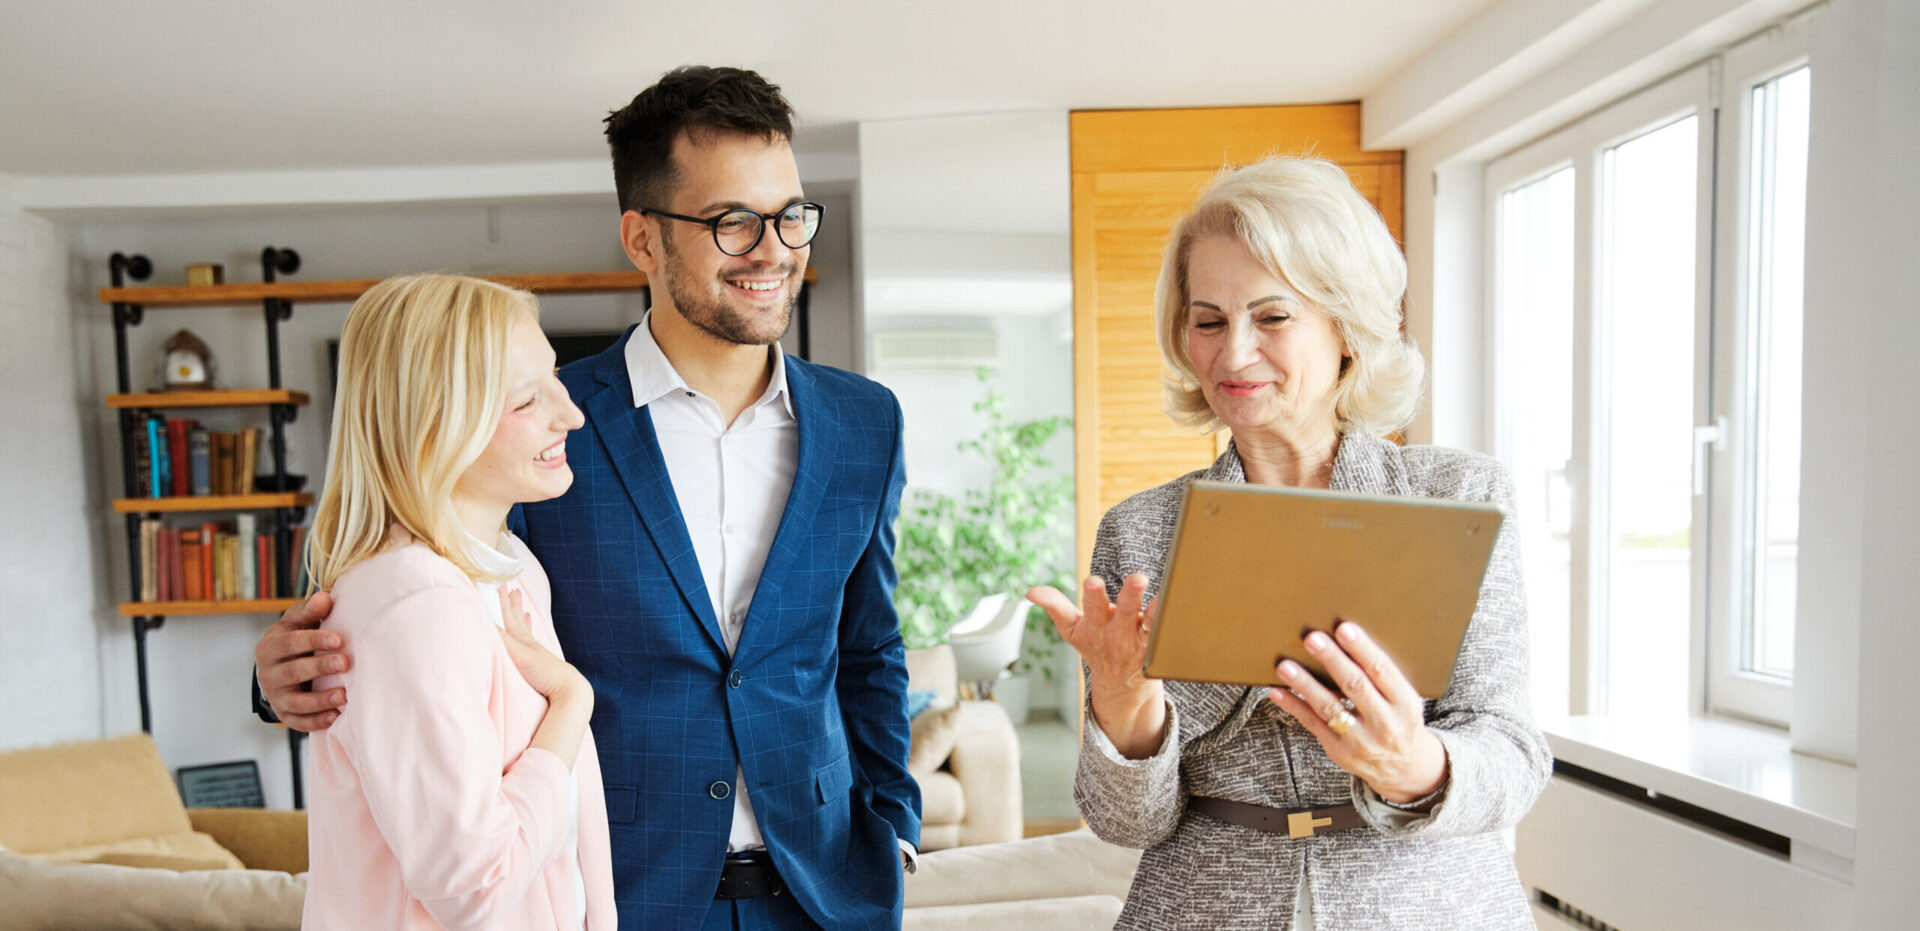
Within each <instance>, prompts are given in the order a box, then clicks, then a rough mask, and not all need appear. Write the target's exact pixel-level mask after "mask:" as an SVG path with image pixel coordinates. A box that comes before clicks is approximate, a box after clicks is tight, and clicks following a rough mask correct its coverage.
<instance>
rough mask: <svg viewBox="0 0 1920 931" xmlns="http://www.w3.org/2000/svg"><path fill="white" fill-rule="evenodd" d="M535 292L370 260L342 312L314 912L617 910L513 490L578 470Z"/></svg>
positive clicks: (553, 481) (549, 491) (479, 922)
mask: <svg viewBox="0 0 1920 931" xmlns="http://www.w3.org/2000/svg"><path fill="white" fill-rule="evenodd" d="M536 312H537V306H536V304H535V303H534V300H533V297H532V295H529V294H527V293H525V292H522V291H516V290H513V289H510V288H505V287H502V286H499V285H496V284H492V283H490V282H486V281H481V280H478V279H473V278H459V277H453V276H446V275H416V276H411V277H404V278H394V279H390V280H387V281H383V282H381V283H380V284H378V285H376V286H374V288H373V289H372V290H370V291H368V292H367V293H366V294H365V295H364V296H363V297H361V298H360V300H359V301H358V302H356V303H355V304H354V305H353V309H352V311H351V312H349V313H348V315H347V323H346V328H345V331H344V333H343V334H342V336H341V341H340V371H341V381H340V388H339V393H338V397H337V399H336V401H335V404H334V420H333V439H332V447H331V464H330V467H329V469H328V474H327V484H326V490H325V492H324V494H323V495H322V497H321V501H320V506H319V510H318V512H317V514H316V516H315V519H314V527H313V537H312V540H313V542H312V551H311V554H310V555H311V558H312V560H313V573H314V578H315V580H316V582H317V583H318V585H319V587H320V588H322V589H326V590H329V591H331V592H332V594H333V601H334V607H333V611H332V613H331V614H330V615H329V616H328V618H327V621H326V625H325V626H326V628H327V629H329V630H331V631H334V632H337V633H338V634H339V635H340V636H341V637H342V638H343V639H344V641H345V642H346V643H347V644H350V645H351V649H352V656H353V661H352V665H351V668H349V669H348V670H347V671H346V672H344V673H341V674H338V675H331V676H326V677H323V678H322V679H321V680H319V681H317V682H316V683H315V688H316V689H331V688H341V687H344V688H345V689H346V690H347V691H348V692H349V693H350V694H351V695H352V696H353V701H352V703H351V705H349V706H347V707H345V708H343V709H341V714H340V718H339V720H337V721H335V722H334V724H333V726H332V727H331V728H328V729H327V730H325V731H321V732H319V733H316V734H314V736H313V746H312V752H311V760H312V783H311V788H310V789H309V799H310V802H311V809H310V815H311V817H310V820H309V825H310V827H309V832H308V838H309V839H308V850H309V856H310V871H311V872H310V875H309V880H308V883H309V884H308V887H307V902H306V913H305V919H304V926H305V927H307V928H309V929H323V931H324V929H329V928H354V929H361V928H441V927H448V928H515V929H522V928H525V929H533V928H541V929H545V928H555V929H558V928H567V929H578V928H587V929H590V931H601V929H603V928H612V927H614V923H615V917H614V903H613V877H612V867H611V859H610V856H609V851H608V842H607V817H606V802H605V797H604V796H603V794H602V789H601V784H600V766H599V762H598V758H597V756H596V754H595V751H594V746H593V737H592V735H591V734H590V733H589V732H588V729H587V719H588V718H589V717H590V716H591V714H592V712H593V692H592V689H591V688H589V686H588V685H587V682H586V680H585V678H583V677H582V676H581V675H580V673H579V672H577V671H575V670H574V668H573V667H572V666H570V665H568V664H567V663H566V662H565V661H564V660H563V659H561V657H560V655H559V654H560V646H559V643H558V642H557V640H556V639H555V637H554V632H553V621H552V617H551V615H550V613H549V612H550V604H551V592H550V590H549V588H548V583H547V576H546V573H545V572H544V571H543V570H542V569H541V567H540V564H539V562H538V561H536V560H535V559H534V557H533V554H532V553H530V552H528V551H527V548H526V546H524V545H523V544H522V543H521V542H520V541H519V540H518V539H515V538H514V537H513V536H512V535H511V534H509V533H507V531H506V517H507V512H508V510H509V509H511V508H512V507H513V505H515V504H516V503H519V502H524V501H541V500H545V499H548V498H554V497H558V496H559V495H560V494H562V493H563V492H565V491H566V490H567V487H568V486H569V485H571V484H572V482H573V474H572V472H571V471H570V470H569V469H568V467H567V461H566V438H567V433H568V431H570V430H572V429H574V428H576V427H578V426H580V424H581V414H580V411H579V409H577V408H575V407H574V405H573V402H572V401H571V400H569V399H568V396H567V390H566V388H565V387H564V386H562V385H561V384H560V381H559V380H558V379H557V378H556V377H555V376H554V367H553V362H554V354H553V349H552V347H550V346H549V345H548V344H547V340H546V337H545V336H543V335H542V334H541V332H540V326H539V323H538V322H537V320H536V316H535V315H536Z"/></svg>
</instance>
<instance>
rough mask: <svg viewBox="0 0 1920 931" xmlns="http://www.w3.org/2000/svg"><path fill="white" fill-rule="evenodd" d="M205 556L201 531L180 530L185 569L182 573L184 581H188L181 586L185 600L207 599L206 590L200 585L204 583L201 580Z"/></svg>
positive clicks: (182, 565)
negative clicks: (201, 543)
mask: <svg viewBox="0 0 1920 931" xmlns="http://www.w3.org/2000/svg"><path fill="white" fill-rule="evenodd" d="M203 556H204V552H203V548H202V547H201V546H200V531H198V530H182V531H180V562H181V567H182V570H183V571H182V572H181V575H182V576H183V577H184V578H183V581H184V582H185V583H186V584H185V585H182V586H181V588H182V589H184V591H183V592H182V594H183V595H184V596H185V597H184V599H183V600H186V601H205V600H207V598H206V594H205V591H204V590H203V589H202V588H201V587H200V586H201V584H202V582H201V581H200V580H201V579H202V578H204V576H203V575H202V573H201V568H202V567H201V565H200V563H201V560H202V558H203Z"/></svg>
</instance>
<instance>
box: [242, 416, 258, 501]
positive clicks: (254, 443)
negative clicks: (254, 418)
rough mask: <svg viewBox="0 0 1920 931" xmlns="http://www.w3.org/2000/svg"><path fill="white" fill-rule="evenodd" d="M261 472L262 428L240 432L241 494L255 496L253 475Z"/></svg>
mask: <svg viewBox="0 0 1920 931" xmlns="http://www.w3.org/2000/svg"><path fill="white" fill-rule="evenodd" d="M259 470H260V428H259V427H248V428H246V429H245V430H242V431H240V474H239V476H238V478H239V485H238V487H239V490H240V494H243V495H250V494H253V474H254V473H255V472H258V471H259Z"/></svg>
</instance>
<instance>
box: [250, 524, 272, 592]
mask: <svg viewBox="0 0 1920 931" xmlns="http://www.w3.org/2000/svg"><path fill="white" fill-rule="evenodd" d="M267 539H268V537H267V535H266V534H264V533H261V534H255V535H254V538H253V564H254V565H255V566H257V567H259V568H257V569H255V570H254V573H253V593H252V595H253V597H255V598H260V599H266V598H272V597H273V596H272V595H271V594H268V593H269V592H270V591H272V586H271V585H269V584H268V582H267V577H268V576H271V575H273V554H272V553H270V552H268V550H267Z"/></svg>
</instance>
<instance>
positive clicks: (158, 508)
mask: <svg viewBox="0 0 1920 931" xmlns="http://www.w3.org/2000/svg"><path fill="white" fill-rule="evenodd" d="M311 504H313V495H312V494H309V493H307V492H279V493H269V494H259V495H191V496H188V497H185V498H118V499H115V500H114V502H113V513H115V514H155V513H161V514H175V513H180V512H183V511H264V510H267V509H269V508H303V507H307V506H309V505H311Z"/></svg>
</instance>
